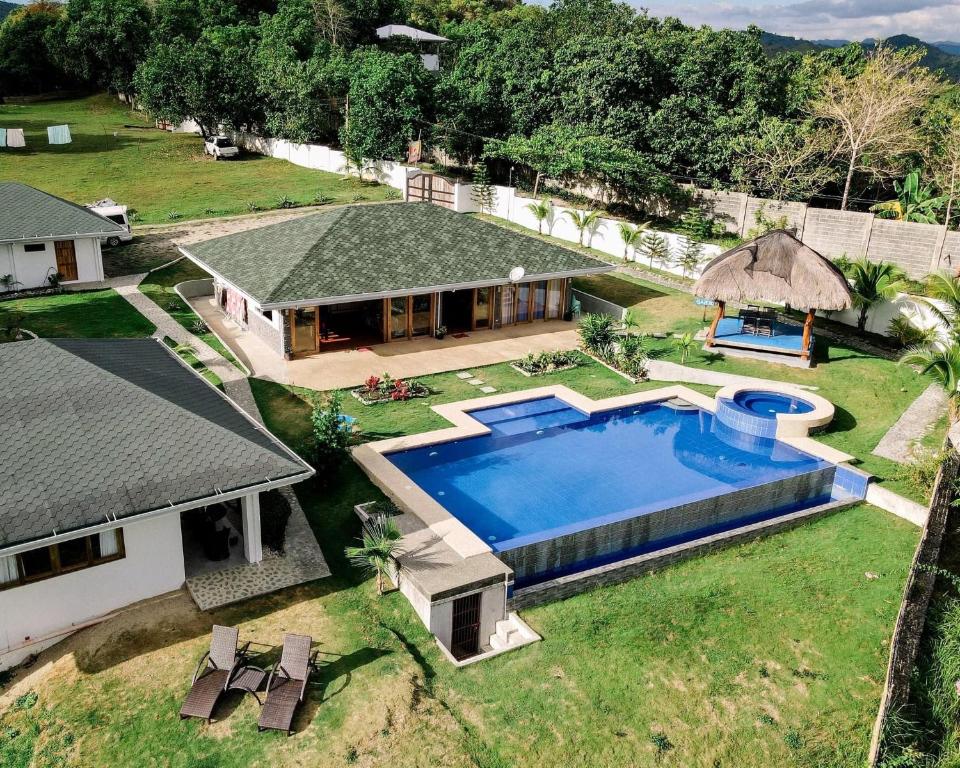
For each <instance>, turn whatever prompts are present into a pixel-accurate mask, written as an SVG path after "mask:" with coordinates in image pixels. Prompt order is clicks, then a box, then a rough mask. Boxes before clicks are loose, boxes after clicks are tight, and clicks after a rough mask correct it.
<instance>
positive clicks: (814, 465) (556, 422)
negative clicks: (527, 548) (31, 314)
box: [387, 397, 829, 552]
mask: <svg viewBox="0 0 960 768" xmlns="http://www.w3.org/2000/svg"><path fill="white" fill-rule="evenodd" d="M471 416H473V417H474V418H475V419H477V420H478V421H480V422H482V423H483V424H486V425H487V426H489V427H490V429H491V430H492V431H491V433H490V434H489V435H484V436H481V437H474V438H468V439H465V440H460V441H456V442H451V443H441V444H436V445H430V446H424V447H422V448H414V449H410V450H405V451H398V452H395V453H391V454H388V455H387V457H388V458H389V460H390V461H391V462H393V464H394V465H396V466H397V468H399V469H400V470H401V471H403V472H404V473H405V474H406V475H407V476H408V477H410V478H411V479H412V480H413V481H414V482H415V483H416V484H417V485H418V486H420V487H421V488H422V489H423V490H424V491H426V492H427V493H428V494H429V495H430V496H431V497H433V498H434V499H435V500H436V501H437V502H438V503H440V504H441V505H442V506H443V507H445V508H446V509H447V510H448V511H449V512H450V513H451V514H453V515H454V516H455V517H457V518H458V519H459V520H460V521H461V522H462V523H464V525H466V526H467V527H468V528H470V530H472V531H473V532H474V533H476V534H477V535H478V536H479V537H480V538H481V539H483V540H484V541H486V542H487V543H488V544H489V545H490V546H491V548H492V549H493V550H494V551H496V552H502V551H504V550H508V549H512V548H516V547H519V546H522V545H525V544H528V543H531V542H536V541H543V540H546V539H548V538H554V537H556V536H558V535H561V534H566V533H572V532H576V531H580V530H585V529H587V528H592V527H595V526H599V525H604V524H606V523H608V522H612V521H616V520H620V519H624V518H627V517H635V516H640V515H644V514H646V513H649V512H655V511H658V510H662V509H667V508H671V507H674V506H677V505H680V504H684V503H687V502H691V501H698V500H701V499H706V498H709V497H713V496H718V495H721V494H725V493H729V492H732V491H736V490H740V489H744V488H749V487H753V486H757V485H762V484H765V483H770V482H773V481H776V480H780V479H784V478H787V477H793V476H796V475H798V474H802V473H806V472H813V471H814V470H818V469H822V468H824V467H827V466H829V465H828V464H827V463H826V462H823V461H821V460H819V459H816V458H814V457H812V456H810V455H808V454H805V453H802V452H800V451H798V450H796V449H794V448H792V447H790V446H787V445H785V444H783V443H779V442H776V441H775V440H771V439H766V438H756V437H752V436H750V435H746V434H744V433H742V432H738V431H736V430H731V429H729V428H727V427H724V425H722V424H719V423H718V424H716V426H715V422H714V418H713V416H712V415H711V414H710V413H708V412H705V411H701V410H699V409H696V408H688V409H686V410H678V409H676V408H673V407H671V406H670V405H669V404H663V403H651V404H646V405H642V406H631V407H628V408H622V409H618V410H613V411H605V412H603V413H598V414H594V415H593V416H587V415H586V414H584V413H583V412H581V411H578V410H577V409H575V408H572V407H571V406H569V405H568V404H566V403H565V402H563V401H562V400H559V399H557V398H553V397H550V398H543V399H539V400H530V401H526V402H522V403H514V404H511V405H507V406H500V407H495V408H488V409H483V410H477V411H473V412H471Z"/></svg>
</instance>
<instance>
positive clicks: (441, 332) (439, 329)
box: [433, 325, 447, 340]
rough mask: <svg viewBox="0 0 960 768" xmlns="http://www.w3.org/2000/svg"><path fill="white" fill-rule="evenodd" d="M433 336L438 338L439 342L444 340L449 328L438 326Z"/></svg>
mask: <svg viewBox="0 0 960 768" xmlns="http://www.w3.org/2000/svg"><path fill="white" fill-rule="evenodd" d="M433 335H434V336H436V337H437V339H438V340H441V339H443V337H444V336H446V335H447V326H445V325H438V326H437V330H436V331H434V332H433Z"/></svg>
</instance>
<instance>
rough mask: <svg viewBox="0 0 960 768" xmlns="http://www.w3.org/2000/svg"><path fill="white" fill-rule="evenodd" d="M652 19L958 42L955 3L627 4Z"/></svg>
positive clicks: (710, 0)
mask: <svg viewBox="0 0 960 768" xmlns="http://www.w3.org/2000/svg"><path fill="white" fill-rule="evenodd" d="M629 2H630V3H631V4H632V5H636V6H637V7H643V8H647V9H649V11H650V13H651V14H652V15H654V16H676V17H679V18H680V19H682V20H683V21H684V22H686V23H687V24H693V25H700V24H708V25H709V26H711V27H717V28H731V29H743V28H744V27H746V26H748V25H750V24H756V25H757V26H758V27H760V28H761V29H764V30H766V31H767V32H775V33H776V34H778V35H791V36H793V37H802V38H806V39H808V40H810V39H816V40H820V39H843V40H862V39H864V38H867V37H873V38H881V37H891V36H892V35H898V34H906V35H913V36H914V37H919V38H920V39H921V40H925V41H927V42H935V41H939V40H948V41H949V40H953V41H960V0H797V1H794V0H729V1H727V0H679V2H671V0H629Z"/></svg>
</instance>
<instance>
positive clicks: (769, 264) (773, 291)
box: [693, 229, 851, 310]
mask: <svg viewBox="0 0 960 768" xmlns="http://www.w3.org/2000/svg"><path fill="white" fill-rule="evenodd" d="M693 292H694V294H695V295H696V296H699V297H701V298H705V299H713V300H714V301H719V302H724V303H726V302H735V303H740V304H746V303H749V302H757V301H762V302H769V303H771V304H789V305H790V306H791V307H803V308H806V309H826V310H839V309H848V308H849V307H850V306H851V300H850V287H849V285H848V284H847V279H846V278H845V277H844V275H843V273H842V272H841V271H840V270H839V269H838V268H837V266H836V265H835V264H833V262H831V261H830V260H829V259H826V258H824V257H823V256H821V255H820V254H819V253H817V252H816V251H815V250H813V249H812V248H810V247H809V246H806V245H804V244H803V243H801V242H800V241H799V240H798V239H797V238H796V237H794V235H793V234H791V233H790V232H788V231H786V230H784V229H777V230H774V231H773V232H769V233H768V234H766V235H761V236H760V237H758V238H756V239H755V240H751V241H750V242H748V243H744V244H743V245H738V246H737V247H736V248H731V249H730V250H729V251H727V252H725V253H721V254H720V255H719V256H717V258H715V259H714V260H713V261H711V262H710V263H709V264H707V266H706V268H705V269H704V270H703V274H701V275H700V279H699V280H697V283H696V285H695V286H694V289H693Z"/></svg>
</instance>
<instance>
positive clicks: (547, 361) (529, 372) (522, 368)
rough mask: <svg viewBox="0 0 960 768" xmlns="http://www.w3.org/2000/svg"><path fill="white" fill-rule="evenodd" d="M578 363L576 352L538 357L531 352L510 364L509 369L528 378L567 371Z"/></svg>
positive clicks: (552, 353)
mask: <svg viewBox="0 0 960 768" xmlns="http://www.w3.org/2000/svg"><path fill="white" fill-rule="evenodd" d="M580 363H581V360H580V353H579V352H577V351H570V352H541V353H540V354H539V355H535V354H533V353H532V352H531V353H529V354H528V355H527V356H526V357H523V358H522V359H520V360H517V361H516V362H514V363H510V367H511V368H513V370H515V371H516V372H517V373H519V374H520V375H521V376H527V377H530V376H543V375H545V374H548V373H559V372H560V371H569V370H571V369H573V368H576V367H577V366H578V365H580Z"/></svg>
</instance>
